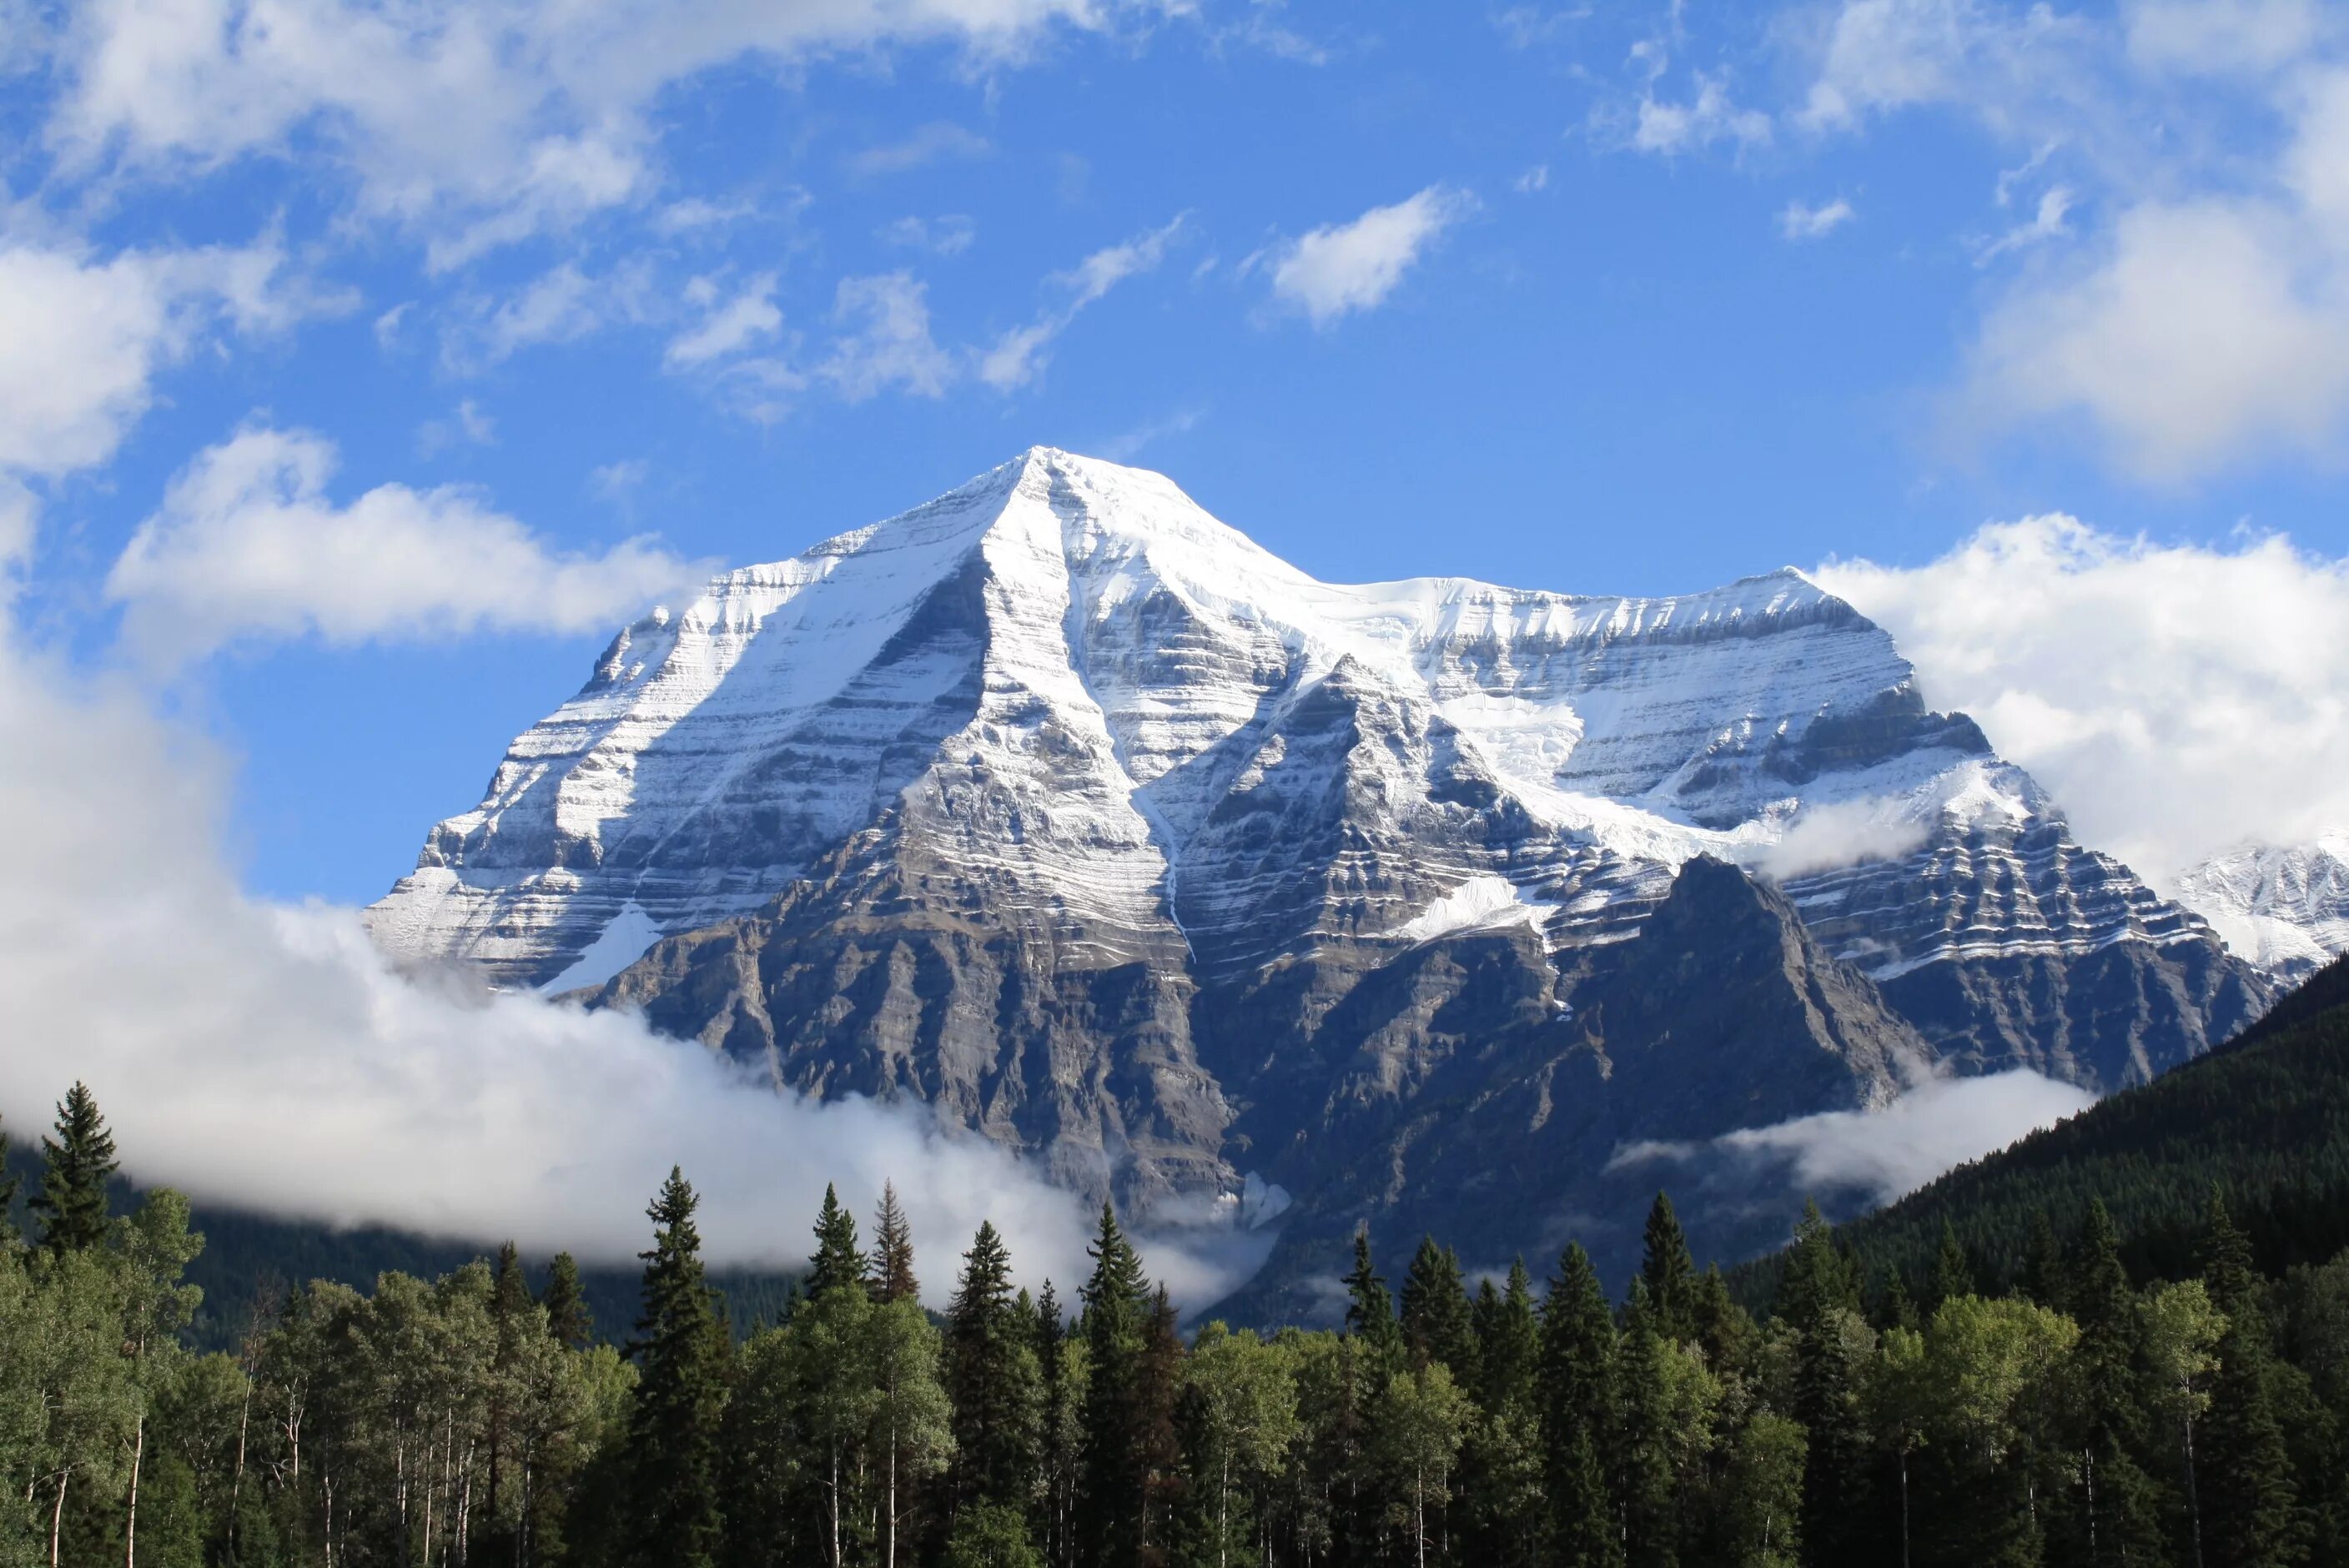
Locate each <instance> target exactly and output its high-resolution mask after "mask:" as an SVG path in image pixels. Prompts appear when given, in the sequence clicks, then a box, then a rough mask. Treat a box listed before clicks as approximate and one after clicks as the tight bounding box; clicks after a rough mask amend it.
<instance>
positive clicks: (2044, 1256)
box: [2015, 1208, 2071, 1312]
mask: <svg viewBox="0 0 2349 1568" xmlns="http://www.w3.org/2000/svg"><path fill="white" fill-rule="evenodd" d="M2065 1274H2066V1271H2065V1268H2064V1249H2063V1245H2062V1243H2059V1242H2057V1240H2056V1239H2055V1222H2054V1221H2053V1220H2051V1219H2049V1218H2048V1217H2047V1211H2046V1210H2045V1209H2044V1208H2040V1209H2034V1210H2033V1211H2032V1214H2031V1242H2030V1244H2029V1246H2028V1247H2027V1248H2026V1249H2025V1251H2024V1253H2023V1273H2022V1275H2021V1277H2020V1278H2018V1279H2017V1280H2016V1281H2015V1284H2016V1285H2017V1286H2018V1287H2019V1288H2020V1289H2021V1290H2022V1292H2023V1295H2026V1296H2028V1297H2030V1298H2031V1299H2032V1300H2033V1301H2035V1302H2037V1303H2038V1304H2039V1305H2042V1306H2044V1307H2045V1308H2047V1310H2048V1311H2050V1312H2062V1311H2064V1310H2065V1309H2066V1308H2067V1307H2068V1306H2069V1305H2071V1303H2070V1299H2069V1298H2068V1297H2067V1296H2065V1295H2064V1278H2065Z"/></svg>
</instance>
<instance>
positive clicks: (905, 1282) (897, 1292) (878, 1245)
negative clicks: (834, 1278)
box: [869, 1181, 922, 1302]
mask: <svg viewBox="0 0 2349 1568" xmlns="http://www.w3.org/2000/svg"><path fill="white" fill-rule="evenodd" d="M869 1283H870V1284H871V1285H872V1287H873V1299H874V1300H875V1301H880V1302H891V1301H918V1300H920V1299H921V1295H922V1285H921V1282H920V1281H919V1280H917V1279H916V1278H915V1277H914V1232H913V1228H912V1227H911V1226H910V1225H908V1224H907V1223H906V1222H905V1210H903V1209H902V1208H900V1207H898V1205H897V1186H896V1183H895V1182H894V1181H884V1182H882V1183H881V1208H880V1211H879V1212H877V1213H875V1214H874V1216H873V1278H872V1280H871V1281H870V1282H869Z"/></svg>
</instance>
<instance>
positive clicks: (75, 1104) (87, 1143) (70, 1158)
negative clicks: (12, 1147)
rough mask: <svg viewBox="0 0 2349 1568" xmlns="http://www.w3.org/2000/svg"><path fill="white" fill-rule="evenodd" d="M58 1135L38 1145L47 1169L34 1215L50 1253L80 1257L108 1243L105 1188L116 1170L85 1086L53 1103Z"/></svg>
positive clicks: (93, 1100)
mask: <svg viewBox="0 0 2349 1568" xmlns="http://www.w3.org/2000/svg"><path fill="white" fill-rule="evenodd" d="M41 1153H42V1155H43V1157H44V1158H45V1159H46V1161H47V1168H46V1169H45V1170H44V1171H42V1173H41V1190H40V1191H39V1192H37V1193H36V1194H35V1195H34V1198H33V1212H35V1213H36V1214H39V1215H40V1216H42V1225H41V1244H42V1245H43V1246H44V1247H46V1248H47V1249H48V1251H49V1252H50V1253H70V1252H80V1251H83V1250H85V1249H87V1248H89V1247H94V1246H96V1245H98V1243H100V1242H102V1241H104V1240H105V1239H106V1227H107V1199H106V1183H107V1179H108V1178H109V1177H110V1176H112V1175H113V1174H114V1172H115V1169H116V1166H115V1159H114V1137H113V1135H112V1134H111V1133H109V1132H108V1131H107V1130H106V1118H105V1117H103V1116H101V1115H99V1114H98V1099H97V1097H96V1096H94V1095H92V1094H91V1093H90V1092H89V1088H88V1085H86V1084H80V1083H77V1084H75V1085H74V1086H73V1088H70V1089H68V1090H67V1091H66V1097H65V1099H62V1100H59V1101H58V1102H57V1137H55V1138H53V1139H52V1138H44V1139H42V1140H41Z"/></svg>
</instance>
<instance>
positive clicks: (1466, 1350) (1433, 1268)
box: [1402, 1236, 1476, 1387]
mask: <svg viewBox="0 0 2349 1568" xmlns="http://www.w3.org/2000/svg"><path fill="white" fill-rule="evenodd" d="M1402 1338H1403V1346H1404V1348H1405V1350H1406V1351H1407V1352H1408V1353H1409V1355H1410V1357H1411V1362H1412V1365H1413V1367H1424V1366H1426V1365H1427V1364H1428V1363H1429V1362H1431V1361H1441V1362H1443V1363H1444V1365H1445V1366H1446V1367H1450V1368H1451V1369H1452V1372H1453V1376H1454V1380H1455V1381H1457V1382H1459V1383H1460V1384H1462V1385H1463V1386H1464V1387H1475V1383H1476V1366H1475V1361H1476V1339H1475V1329H1474V1328H1473V1327H1472V1326H1471V1325H1470V1323H1469V1308H1468V1287H1467V1285H1466V1284H1465V1283H1464V1281H1463V1280H1462V1279H1461V1277H1460V1259H1459V1256H1458V1254H1456V1253H1453V1252H1452V1251H1451V1250H1450V1249H1448V1248H1444V1247H1439V1246H1437V1245H1436V1244H1435V1238H1434V1237H1433V1236H1423V1237H1422V1238H1421V1239H1420V1243H1419V1252H1418V1253H1417V1254H1416V1255H1415V1256H1413V1259H1412V1260H1411V1270H1410V1272H1409V1273H1408V1274H1404V1275H1403V1282H1402Z"/></svg>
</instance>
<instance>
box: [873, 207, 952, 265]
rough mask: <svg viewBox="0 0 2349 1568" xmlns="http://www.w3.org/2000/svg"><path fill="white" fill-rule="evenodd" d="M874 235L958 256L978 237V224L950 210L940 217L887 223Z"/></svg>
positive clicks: (912, 247) (917, 248) (889, 242)
mask: <svg viewBox="0 0 2349 1568" xmlns="http://www.w3.org/2000/svg"><path fill="white" fill-rule="evenodd" d="M873 237H874V239H876V240H879V241H880V242H882V243H883V244H885V245H895V246H898V247H900V248H902V249H905V250H914V251H930V252H934V253H936V254H938V255H941V256H958V255H960V254H962V253H964V252H965V251H968V249H970V247H971V245H972V243H973V242H975V241H976V240H978V222H976V221H974V220H973V219H972V218H971V217H970V216H969V215H968V214H967V213H962V212H948V213H947V214H945V215H944V216H943V217H937V218H919V217H905V218H899V219H897V220H896V221H895V222H889V223H884V224H883V225H882V226H881V227H880V228H879V229H877V230H875V231H874V236H873Z"/></svg>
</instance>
